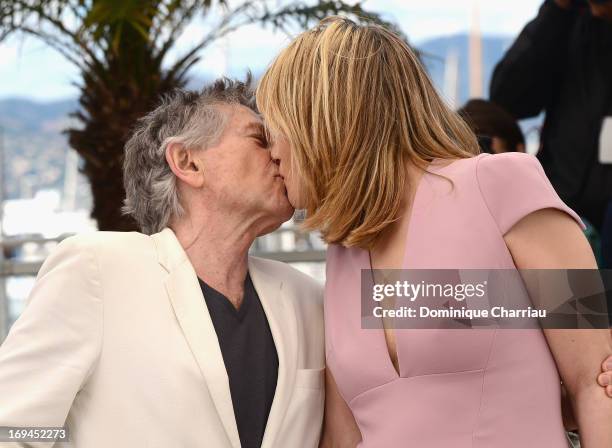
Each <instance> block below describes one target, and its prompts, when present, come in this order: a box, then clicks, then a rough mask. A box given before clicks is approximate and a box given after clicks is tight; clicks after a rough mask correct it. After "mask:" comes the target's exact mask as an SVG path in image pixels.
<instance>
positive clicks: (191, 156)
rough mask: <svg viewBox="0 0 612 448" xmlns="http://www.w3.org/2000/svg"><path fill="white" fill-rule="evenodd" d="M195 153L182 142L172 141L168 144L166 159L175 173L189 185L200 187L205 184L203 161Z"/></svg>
mask: <svg viewBox="0 0 612 448" xmlns="http://www.w3.org/2000/svg"><path fill="white" fill-rule="evenodd" d="M195 154H196V152H195V151H193V150H192V149H190V148H187V147H186V146H185V145H183V144H182V143H178V142H171V143H168V145H167V146H166V161H167V162H168V165H169V166H170V169H171V170H172V172H173V173H174V175H175V176H176V177H177V178H179V179H180V180H182V181H183V182H185V183H186V184H187V185H189V186H191V187H193V188H200V187H202V185H203V184H204V176H203V172H202V167H201V163H202V162H201V160H199V159H198V158H196V157H195Z"/></svg>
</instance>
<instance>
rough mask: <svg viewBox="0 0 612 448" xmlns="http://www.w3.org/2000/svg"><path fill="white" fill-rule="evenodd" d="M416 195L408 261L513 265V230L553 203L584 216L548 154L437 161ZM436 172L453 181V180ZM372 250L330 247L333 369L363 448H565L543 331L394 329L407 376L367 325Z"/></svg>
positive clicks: (428, 265)
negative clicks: (364, 301)
mask: <svg viewBox="0 0 612 448" xmlns="http://www.w3.org/2000/svg"><path fill="white" fill-rule="evenodd" d="M428 171H429V173H425V174H424V175H423V177H422V178H421V180H420V182H419V185H418V188H417V193H416V196H415V199H414V203H413V207H412V211H411V216H410V222H409V230H408V234H407V237H406V249H405V256H404V263H403V267H404V268H405V269H513V268H515V265H514V263H513V260H512V257H511V255H510V252H509V251H508V248H507V246H506V244H505V242H504V239H503V235H504V234H505V233H506V232H507V231H508V230H509V229H511V228H512V226H513V225H514V224H516V223H517V222H518V221H519V220H520V219H521V218H523V217H525V216H526V215H528V214H530V213H532V212H534V211H536V210H539V209H544V208H555V209H558V210H561V211H563V212H565V213H567V214H569V215H570V216H571V217H572V218H574V219H575V220H576V221H577V222H578V223H579V224H580V226H581V227H583V228H584V224H583V223H582V221H581V220H580V218H579V217H578V216H577V215H576V213H574V211H572V210H571V209H570V208H569V207H567V205H565V204H564V203H563V202H562V201H561V199H560V198H559V197H558V196H557V194H556V193H555V191H554V189H553V188H552V186H551V184H550V182H549V181H548V179H547V178H546V176H545V174H544V172H543V170H542V167H541V165H540V163H539V161H538V160H537V159H536V158H535V157H533V156H531V155H527V154H523V153H506V154H497V155H491V154H481V155H479V156H476V157H472V158H469V159H461V160H457V161H454V162H452V163H451V164H448V165H445V164H444V163H443V162H441V161H440V160H438V159H437V160H434V162H432V163H431V164H430V166H429V168H428ZM431 173H437V174H440V175H442V176H445V177H446V178H449V179H451V180H452V181H453V184H454V186H453V187H452V189H451V186H450V184H449V182H448V181H447V180H446V179H444V178H441V177H439V176H436V175H434V174H431ZM369 268H370V263H369V257H368V253H367V251H365V250H362V249H358V248H345V247H341V246H338V245H332V246H330V247H329V249H328V255H327V285H326V292H325V327H326V333H325V334H326V353H327V366H328V368H329V369H330V371H331V372H332V374H333V376H334V378H335V381H336V383H337V385H338V388H339V390H340V394H341V395H342V397H343V398H344V399H345V401H346V402H347V404H348V406H349V407H350V409H351V410H352V412H353V415H354V416H355V419H356V421H357V424H358V426H359V428H360V430H361V434H362V437H363V441H362V443H361V444H360V445H359V446H360V447H362V448H366V447H367V448H383V447H427V448H448V447H453V448H465V447H473V448H476V447H478V448H517V447H521V448H528V447H534V448H535V447H538V448H541V447H547V448H562V447H563V448H565V447H567V442H566V438H565V433H564V430H563V424H562V419H561V408H560V378H559V375H558V372H557V369H556V366H555V363H554V360H553V357H552V355H551V353H550V351H549V349H548V345H547V343H546V340H545V338H544V335H543V333H542V332H541V331H540V330H495V329H480V330H433V329H432V330H429V329H428V330H395V335H396V344H397V352H398V359H399V365H400V375H398V374H397V372H396V370H395V368H394V367H393V364H392V363H391V360H390V357H389V354H388V350H387V346H386V342H385V336H384V331H383V330H382V329H362V328H361V302H360V273H361V269H369Z"/></svg>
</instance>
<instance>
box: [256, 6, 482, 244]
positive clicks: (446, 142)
mask: <svg viewBox="0 0 612 448" xmlns="http://www.w3.org/2000/svg"><path fill="white" fill-rule="evenodd" d="M256 100H257V106H258V109H259V110H260V112H261V113H262V114H263V116H264V118H265V121H266V125H267V126H268V128H269V129H270V131H271V132H272V133H273V134H274V133H277V134H282V135H283V136H284V137H286V138H287V139H288V141H289V144H290V145H291V147H292V156H293V157H292V159H293V161H294V164H293V165H294V166H293V168H295V175H298V176H300V177H301V178H302V180H303V184H304V186H305V188H304V192H303V193H304V199H305V203H306V211H307V215H306V216H307V217H306V220H305V222H304V226H305V227H306V228H307V229H311V230H312V229H318V230H320V231H321V234H322V236H323V238H324V239H325V241H326V242H328V243H339V244H343V245H345V246H358V247H362V248H371V247H372V246H373V245H374V244H375V242H376V241H377V239H378V238H379V237H380V236H381V233H382V231H383V230H385V229H386V228H387V227H388V226H389V225H390V224H391V223H393V222H394V221H396V220H397V219H399V217H400V213H401V211H402V210H401V202H402V199H403V197H404V192H405V190H404V187H405V185H406V182H407V180H408V179H407V170H406V166H407V162H408V161H410V162H412V163H413V164H415V165H416V166H417V167H419V168H421V169H424V168H425V167H426V166H427V165H428V162H430V161H431V160H433V159H434V158H441V159H456V158H467V157H472V156H473V155H475V154H478V153H479V148H478V142H477V140H476V137H475V135H474V134H473V132H472V131H471V130H470V129H469V127H468V126H467V124H466V123H465V122H464V121H463V120H462V119H461V117H460V116H458V115H457V114H456V113H454V112H453V111H452V110H451V109H449V107H448V106H446V105H445V104H444V102H443V100H442V99H441V98H440V97H439V95H438V94H437V93H436V91H435V89H434V87H433V85H432V83H431V81H430V80H429V78H428V77H427V74H426V73H425V70H424V69H423V67H422V66H421V63H420V62H419V60H418V58H417V56H416V54H415V53H414V52H413V50H411V48H410V47H409V46H408V45H407V44H406V43H405V42H404V41H403V40H402V39H401V38H399V37H398V36H396V35H395V34H393V33H392V32H390V31H388V30H386V29H384V28H383V27H381V26H377V25H373V24H367V25H358V24H356V23H355V22H353V21H351V20H349V19H346V18H343V17H328V18H326V19H324V20H322V21H321V22H320V23H319V25H318V26H316V27H315V28H313V29H311V30H309V31H306V32H304V33H302V34H301V35H299V36H298V37H297V38H296V39H295V40H293V41H292V42H291V44H290V45H289V46H288V47H287V48H286V49H285V50H283V51H282V52H281V53H280V54H279V55H278V57H277V58H276V60H275V61H274V62H273V63H272V65H271V66H270V68H269V69H268V70H267V71H266V73H265V74H264V76H263V77H262V79H261V81H260V83H259V86H258V88H257V92H256Z"/></svg>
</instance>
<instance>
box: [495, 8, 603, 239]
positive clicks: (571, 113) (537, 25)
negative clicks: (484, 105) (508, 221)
mask: <svg viewBox="0 0 612 448" xmlns="http://www.w3.org/2000/svg"><path fill="white" fill-rule="evenodd" d="M490 96H491V100H492V101H494V102H495V103H497V104H499V105H500V106H502V107H504V108H505V109H506V110H508V111H509V112H510V113H512V114H513V115H514V116H515V117H516V118H518V119H522V118H528V117H533V116H537V115H538V114H539V113H540V112H542V111H545V112H546V118H545V121H544V129H543V131H542V137H541V149H540V152H539V153H538V159H539V160H540V162H541V163H542V166H543V167H544V170H545V171H546V174H547V175H548V177H549V178H550V180H551V182H552V184H553V185H554V187H555V189H556V190H557V192H558V194H559V196H560V197H561V199H562V200H563V201H564V202H566V203H567V204H568V205H569V206H570V207H572V208H573V209H574V210H576V212H578V213H579V214H580V215H582V216H584V217H586V218H587V219H588V220H589V221H590V222H591V223H592V224H593V225H594V226H595V227H596V228H598V229H599V228H600V226H601V223H602V219H603V213H604V209H605V207H606V205H607V203H608V201H610V200H611V199H612V165H609V164H605V165H602V164H600V163H599V162H598V147H599V134H600V130H601V123H602V121H603V118H604V117H605V116H610V115H612V24H611V23H608V22H605V21H603V20H601V19H597V18H593V17H592V16H591V15H590V12H589V11H588V8H586V9H584V10H582V11H576V10H564V9H561V8H560V7H558V6H557V5H556V4H555V3H554V2H553V1H546V2H545V3H544V4H543V5H542V7H541V8H540V11H539V13H538V16H537V17H536V18H535V19H534V20H533V21H531V22H529V23H528V24H527V26H525V28H524V29H523V31H522V32H521V34H520V35H519V37H518V38H517V39H516V41H515V42H514V44H513V45H512V47H511V48H510V49H509V50H508V52H507V53H506V54H505V55H504V57H503V59H502V60H501V61H500V62H499V63H498V64H497V66H496V68H495V71H494V73H493V78H492V81H491V92H490ZM510 188H511V187H510Z"/></svg>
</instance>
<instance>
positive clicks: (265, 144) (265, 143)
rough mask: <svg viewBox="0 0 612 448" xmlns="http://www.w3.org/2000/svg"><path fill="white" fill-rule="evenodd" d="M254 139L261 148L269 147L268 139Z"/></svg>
mask: <svg viewBox="0 0 612 448" xmlns="http://www.w3.org/2000/svg"><path fill="white" fill-rule="evenodd" d="M255 139H256V140H257V141H258V142H259V144H260V145H261V146H262V147H263V148H267V147H268V146H269V143H268V139H267V138H266V137H264V136H263V135H256V136H255Z"/></svg>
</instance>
